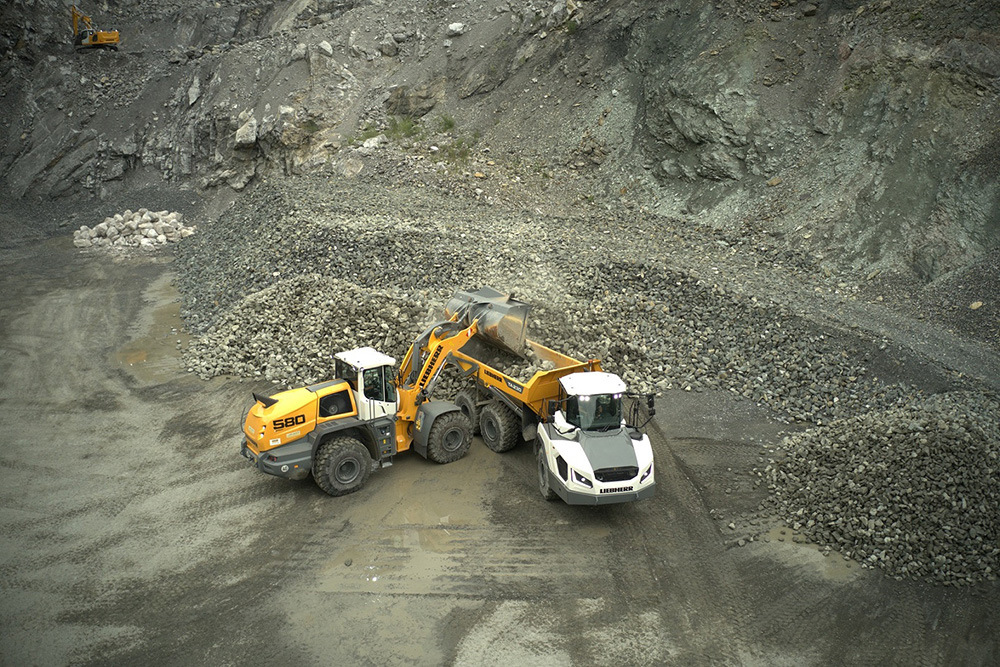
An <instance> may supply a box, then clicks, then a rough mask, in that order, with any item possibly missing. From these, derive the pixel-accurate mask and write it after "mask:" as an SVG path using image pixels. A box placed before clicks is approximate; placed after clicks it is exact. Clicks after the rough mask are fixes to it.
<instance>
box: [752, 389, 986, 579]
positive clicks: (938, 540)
mask: <svg viewBox="0 0 1000 667" xmlns="http://www.w3.org/2000/svg"><path fill="white" fill-rule="evenodd" d="M781 448H782V449H783V450H784V452H785V456H784V458H781V457H779V458H777V460H776V461H775V462H774V463H773V464H772V465H768V466H767V467H766V468H765V470H764V471H763V473H764V477H765V479H766V480H767V483H768V486H769V489H770V490H771V491H772V493H773V494H774V496H773V497H774V498H775V499H776V502H777V504H778V506H779V509H780V510H781V511H782V513H783V514H784V515H785V516H786V517H789V518H788V523H789V524H790V525H791V526H792V527H793V528H794V529H796V530H799V531H801V532H802V533H804V534H805V535H807V536H808V537H809V538H810V539H811V540H813V541H814V542H816V543H818V544H821V545H827V546H829V547H830V548H833V549H836V550H837V551H839V552H841V553H843V554H844V555H845V556H848V557H851V558H854V559H855V560H857V561H859V562H860V563H862V564H863V565H865V566H868V567H878V568H881V569H883V570H885V571H886V572H887V573H888V574H890V575H893V576H896V577H900V578H902V577H911V578H918V579H926V580H929V581H934V582H939V583H945V584H952V585H955V584H972V583H977V582H980V581H986V580H995V579H996V577H997V572H998V570H1000V484H998V477H1000V402H998V401H997V399H996V397H990V396H984V395H982V394H977V393H972V392H951V393H947V394H940V395H936V396H931V397H929V398H927V399H926V400H924V401H921V402H914V403H912V404H910V405H908V406H906V407H899V408H893V409H889V410H886V411H881V412H876V411H873V412H869V413H867V414H863V415H860V416H858V417H855V418H852V419H845V420H840V421H837V422H834V423H832V424H830V425H829V426H825V427H820V428H815V429H811V430H809V431H806V432H804V433H800V434H796V435H792V436H789V437H788V438H786V439H785V440H784V442H783V443H782V444H781Z"/></svg>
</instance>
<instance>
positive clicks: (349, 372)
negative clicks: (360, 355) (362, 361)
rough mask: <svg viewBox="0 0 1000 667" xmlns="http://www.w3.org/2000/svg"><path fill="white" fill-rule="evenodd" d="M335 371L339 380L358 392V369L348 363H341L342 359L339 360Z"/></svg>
mask: <svg viewBox="0 0 1000 667" xmlns="http://www.w3.org/2000/svg"><path fill="white" fill-rule="evenodd" d="M334 371H335V372H336V374H337V377H338V378H340V379H341V380H344V381H345V382H347V384H349V385H351V389H353V390H355V391H357V389H358V371H357V369H356V368H354V366H351V365H350V364H349V363H347V362H346V361H341V360H340V359H337V360H336V367H335V368H334Z"/></svg>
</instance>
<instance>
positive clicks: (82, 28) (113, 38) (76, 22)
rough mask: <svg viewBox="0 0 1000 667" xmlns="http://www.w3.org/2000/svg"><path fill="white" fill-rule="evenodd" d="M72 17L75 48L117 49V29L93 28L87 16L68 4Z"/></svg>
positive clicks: (118, 39)
mask: <svg viewBox="0 0 1000 667" xmlns="http://www.w3.org/2000/svg"><path fill="white" fill-rule="evenodd" d="M70 12H71V14H72V17H73V45H74V46H75V47H76V48H77V50H82V49H111V50H112V51H117V50H118V43H119V41H120V38H119V35H118V31H117V30H101V29H100V28H95V27H94V24H93V23H92V22H91V19H90V17H89V16H87V15H86V14H84V13H83V12H81V11H80V10H79V9H77V8H76V5H71V6H70Z"/></svg>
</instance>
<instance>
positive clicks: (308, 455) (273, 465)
mask: <svg viewBox="0 0 1000 667" xmlns="http://www.w3.org/2000/svg"><path fill="white" fill-rule="evenodd" d="M240 454H242V455H243V456H244V457H245V458H247V459H249V461H250V463H251V464H252V465H253V467H255V468H257V469H258V470H260V471H261V472H263V473H267V474H268V475H275V476H276V477H284V478H286V479H305V478H306V477H307V476H308V475H309V471H310V470H311V469H312V444H311V443H310V442H309V441H308V440H307V439H306V438H302V439H301V440H297V441H296V442H290V443H288V444H287V445H283V446H281V447H275V448H274V449H271V450H268V451H266V452H262V453H257V452H255V451H254V450H253V449H251V448H250V447H249V446H248V443H247V441H246V438H244V439H243V442H242V444H241V447H240ZM272 459H273V460H272Z"/></svg>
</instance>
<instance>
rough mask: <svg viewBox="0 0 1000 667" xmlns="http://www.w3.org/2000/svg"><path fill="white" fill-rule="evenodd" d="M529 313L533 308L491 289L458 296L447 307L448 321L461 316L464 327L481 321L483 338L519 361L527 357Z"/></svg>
mask: <svg viewBox="0 0 1000 667" xmlns="http://www.w3.org/2000/svg"><path fill="white" fill-rule="evenodd" d="M529 310H531V306H530V305H528V304H526V303H524V302H522V301H517V300H516V299H513V298H511V297H510V296H508V295H506V294H503V293H501V292H498V291H496V290H495V289H493V288H491V287H483V288H481V289H478V290H475V291H469V292H464V291H458V292H455V294H454V296H452V297H451V299H450V300H449V301H448V303H447V304H445V307H444V312H445V317H447V318H449V319H450V318H452V317H454V316H455V315H456V314H457V315H458V321H459V322H461V323H462V324H463V326H469V325H470V324H472V322H474V321H476V320H479V333H478V335H479V336H481V337H483V338H486V339H487V340H488V341H489V342H490V343H491V344H493V345H495V346H497V347H500V348H502V349H504V350H507V351H508V352H511V353H512V354H516V355H517V356H519V357H523V356H524V339H525V335H526V333H527V328H528V311H529Z"/></svg>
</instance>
